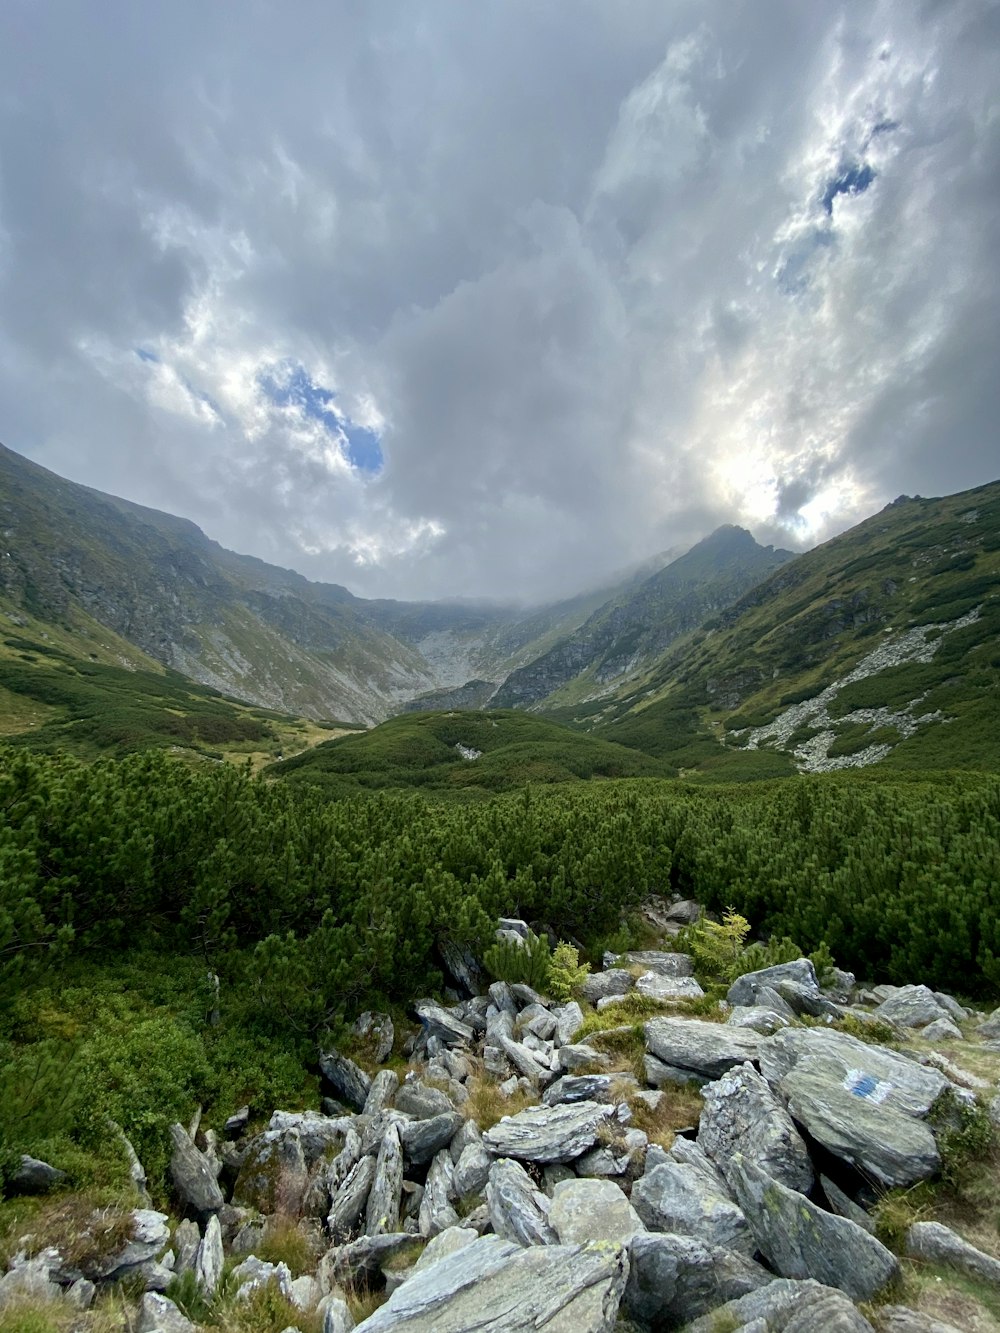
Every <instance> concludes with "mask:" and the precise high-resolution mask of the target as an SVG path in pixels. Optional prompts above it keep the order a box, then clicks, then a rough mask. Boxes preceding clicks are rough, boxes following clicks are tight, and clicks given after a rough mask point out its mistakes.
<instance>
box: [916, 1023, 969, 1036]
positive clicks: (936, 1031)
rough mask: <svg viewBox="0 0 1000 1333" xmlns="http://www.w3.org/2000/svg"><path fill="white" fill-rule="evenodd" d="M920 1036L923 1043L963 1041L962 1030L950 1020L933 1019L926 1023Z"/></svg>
mask: <svg viewBox="0 0 1000 1333" xmlns="http://www.w3.org/2000/svg"><path fill="white" fill-rule="evenodd" d="M920 1035H921V1036H922V1037H923V1039H924V1041H964V1037H963V1036H962V1029H961V1028H960V1027H959V1026H958V1025H957V1024H956V1023H953V1022H952V1021H951V1019H950V1018H935V1020H934V1022H933V1023H928V1024H927V1026H926V1027H925V1028H924V1029H923V1030H922V1031H921V1033H920Z"/></svg>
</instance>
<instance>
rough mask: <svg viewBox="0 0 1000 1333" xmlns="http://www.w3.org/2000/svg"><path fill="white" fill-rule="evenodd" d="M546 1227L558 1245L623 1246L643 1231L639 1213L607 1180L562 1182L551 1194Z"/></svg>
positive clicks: (615, 1186)
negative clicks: (554, 1235)
mask: <svg viewBox="0 0 1000 1333" xmlns="http://www.w3.org/2000/svg"><path fill="white" fill-rule="evenodd" d="M549 1225H550V1226H551V1227H552V1229H553V1230H554V1231H555V1233H556V1235H557V1236H558V1237H559V1244H560V1245H585V1244H586V1243H587V1242H588V1241H606V1242H608V1243H609V1244H612V1245H626V1244H627V1243H628V1241H629V1240H631V1238H632V1237H633V1236H637V1235H638V1234H639V1233H640V1232H642V1231H645V1230H646V1228H645V1226H644V1225H643V1223H642V1221H641V1219H640V1218H639V1215H638V1213H637V1212H636V1211H635V1209H634V1208H633V1207H632V1205H631V1204H630V1203H629V1201H628V1199H627V1198H626V1197H625V1195H624V1194H623V1193H622V1191H621V1190H620V1189H619V1188H618V1186H617V1185H614V1184H612V1183H611V1181H610V1180H564V1181H562V1182H561V1183H560V1184H558V1185H556V1187H555V1189H554V1190H553V1191H552V1201H551V1203H550V1205H549Z"/></svg>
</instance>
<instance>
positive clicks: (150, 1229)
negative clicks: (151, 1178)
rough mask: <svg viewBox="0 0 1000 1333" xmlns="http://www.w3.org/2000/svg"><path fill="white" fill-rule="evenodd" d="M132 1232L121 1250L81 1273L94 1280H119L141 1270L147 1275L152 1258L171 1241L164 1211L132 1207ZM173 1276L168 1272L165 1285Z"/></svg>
mask: <svg viewBox="0 0 1000 1333" xmlns="http://www.w3.org/2000/svg"><path fill="white" fill-rule="evenodd" d="M131 1232H132V1235H131V1239H130V1240H128V1241H127V1242H126V1244H125V1245H124V1246H123V1247H122V1248H121V1249H120V1250H116V1251H114V1252H113V1253H111V1254H106V1255H103V1256H102V1257H101V1258H100V1259H99V1260H98V1261H97V1262H96V1263H95V1264H93V1265H92V1266H90V1267H89V1268H88V1270H87V1272H86V1273H84V1275H83V1276H84V1277H89V1278H91V1279H93V1280H95V1281H101V1280H103V1281H107V1282H118V1281H120V1280H121V1279H122V1278H126V1277H132V1276H134V1275H135V1274H136V1273H137V1272H142V1273H143V1274H144V1276H146V1277H147V1278H148V1277H149V1276H150V1273H151V1269H152V1267H153V1264H154V1261H155V1259H156V1258H157V1256H158V1255H161V1254H162V1253H163V1252H164V1250H165V1249H166V1248H167V1246H168V1245H169V1244H170V1227H169V1225H168V1218H167V1215H166V1213H158V1212H156V1211H155V1210H154V1209H152V1208H133V1209H132V1227H131ZM172 1276H173V1274H171V1273H167V1275H166V1280H165V1282H164V1286H165V1285H166V1284H167V1283H168V1282H169V1281H170V1278H171V1277H172Z"/></svg>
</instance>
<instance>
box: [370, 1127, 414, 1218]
mask: <svg viewBox="0 0 1000 1333" xmlns="http://www.w3.org/2000/svg"><path fill="white" fill-rule="evenodd" d="M417 1123H418V1124H419V1123H420V1121H417ZM424 1123H427V1122H426V1121H425V1122H424ZM402 1191H403V1149H402V1146H401V1145H400V1142H399V1131H398V1130H397V1129H396V1127H395V1125H393V1126H392V1127H391V1128H390V1129H389V1130H388V1132H387V1133H386V1136H385V1138H384V1139H383V1140H382V1146H381V1147H380V1148H379V1150H378V1158H377V1160H376V1162H375V1178H374V1180H373V1181H372V1187H371V1190H370V1192H369V1195H368V1204H367V1208H366V1211H365V1230H366V1231H367V1232H368V1234H369V1236H378V1235H381V1234H382V1233H384V1232H389V1231H398V1230H399V1203H400V1197H401V1195H402Z"/></svg>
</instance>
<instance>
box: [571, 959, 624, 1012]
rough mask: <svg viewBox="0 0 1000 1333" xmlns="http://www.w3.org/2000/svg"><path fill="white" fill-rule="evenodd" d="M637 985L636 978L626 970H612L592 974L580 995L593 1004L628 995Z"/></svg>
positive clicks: (581, 989) (581, 988)
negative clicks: (611, 997) (609, 997)
mask: <svg viewBox="0 0 1000 1333" xmlns="http://www.w3.org/2000/svg"><path fill="white" fill-rule="evenodd" d="M634 985H635V977H633V975H632V973H631V972H626V971H625V969H624V968H614V967H613V968H611V969H610V971H608V972H591V974H590V976H588V977H587V978H586V980H585V981H584V982H583V984H582V986H581V987H580V994H581V995H582V996H583V998H584V999H585V1000H589V1001H590V1003H591V1004H596V1003H597V1001H598V1000H604V999H607V998H608V996H611V995H616V996H622V995H627V994H628V993H629V991H630V990H631V989H632V988H633V986H634Z"/></svg>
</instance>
